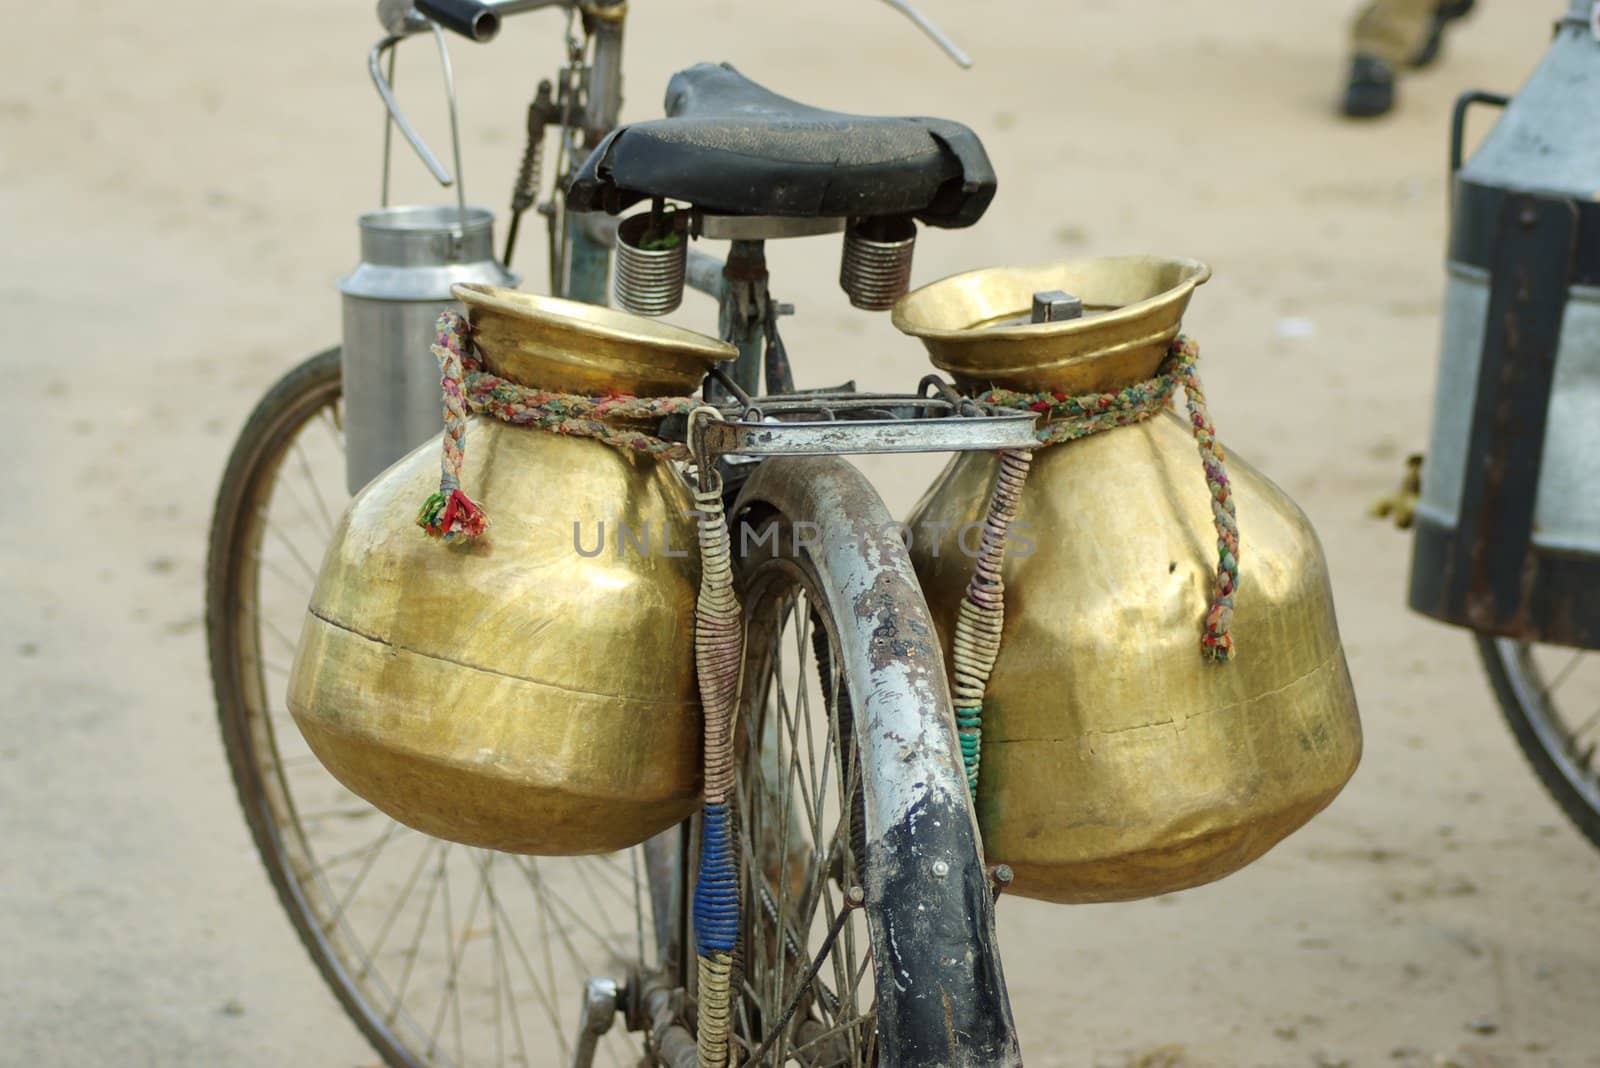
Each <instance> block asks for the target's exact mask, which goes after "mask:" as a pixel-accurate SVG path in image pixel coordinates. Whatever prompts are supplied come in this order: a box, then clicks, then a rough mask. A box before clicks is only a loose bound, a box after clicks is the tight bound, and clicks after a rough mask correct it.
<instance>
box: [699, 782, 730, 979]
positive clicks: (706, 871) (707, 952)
mask: <svg viewBox="0 0 1600 1068" xmlns="http://www.w3.org/2000/svg"><path fill="white" fill-rule="evenodd" d="M731 830H732V817H731V814H730V813H729V812H728V806H726V805H707V806H706V807H705V811H704V813H703V815H702V817H701V820H700V877H699V879H698V880H697V881H696V883H695V888H694V941H695V951H696V952H697V953H699V954H700V956H702V957H709V956H711V955H712V954H713V953H718V952H722V953H731V952H732V951H733V946H734V942H735V940H736V939H737V938H738V937H739V871H738V868H737V867H736V865H735V860H734V856H733V836H732V834H731Z"/></svg>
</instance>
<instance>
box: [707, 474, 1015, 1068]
mask: <svg viewBox="0 0 1600 1068" xmlns="http://www.w3.org/2000/svg"><path fill="white" fill-rule="evenodd" d="M763 505H765V506H768V507H771V508H774V509H776V510H778V511H779V512H782V513H783V514H784V515H785V516H787V517H789V518H790V519H791V520H809V521H811V522H813V523H816V524H817V525H818V527H819V528H820V529H821V530H822V531H823V532H824V534H825V535H826V533H827V532H829V531H847V532H848V533H849V535H850V536H849V537H846V538H839V537H827V536H824V537H823V539H822V543H821V545H820V546H819V547H818V548H817V549H816V550H815V551H814V557H815V559H816V563H817V566H818V569H819V571H820V572H821V578H822V587H823V588H822V590H821V595H822V596H824V597H825V598H827V600H828V608H829V610H830V611H831V614H832V616H833V618H834V620H835V621H836V623H837V626H838V629H839V635H838V637H839V643H840V646H841V656H842V658H843V667H844V670H845V677H846V678H847V679H848V680H849V681H848V685H849V691H850V695H851V698H852V702H853V705H854V709H855V717H856V727H855V731H856V737H857V739H858V743H859V745H860V753H861V771H862V778H863V795H864V796H863V801H864V808H865V817H866V838H867V843H866V850H867V857H866V871H867V886H866V887H865V889H866V892H867V917H868V922H869V925H870V927H871V931H872V956H873V967H874V970H875V977H876V985H877V996H878V1031H879V1049H880V1051H881V1055H882V1063H883V1065H884V1066H885V1068H980V1066H982V1068H991V1066H992V1068H1002V1066H1004V1068H1010V1066H1015V1065H1020V1064H1021V1063H1022V1059H1021V1054H1020V1053H1019V1050H1018V1046H1017V1039H1016V1029H1015V1026H1014V1024H1013V1023H1012V1019H1011V1005H1010V1002H1009V1001H1008V1000H1007V997H1006V986H1005V977H1004V975H1003V974H1002V973H1001V970H1000V954H999V949H998V947H997V945H996V941H995V930H994V902H993V898H992V896H991V893H990V889H989V883H988V878H987V874H986V872H985V869H984V865H983V857H982V852H981V847H980V845H979V838H978V830H977V823H976V820H975V817H974V815H973V810H972V805H971V802H970V799H969V797H968V794H967V785H966V780H965V778H964V776H963V773H962V766H961V756H960V747H959V743H958V741H957V738H956V728H955V718H954V715H953V713H952V711H951V703H950V690H949V686H948V684H947V682H946V680H945V671H944V657H943V654H942V653H941V651H940V649H939V641H938V637H937V635H936V634H935V633H934V630H933V626H932V623H931V621H930V619H929V614H928V606H927V602H926V601H925V600H924V599H923V596H922V590H921V587H920V586H919V585H918V583H917V578H916V574H915V573H914V572H913V571H912V569H911V561H910V558H909V557H908V556H907V553H906V549H905V546H904V544H903V543H902V542H901V540H900V537H899V536H898V534H897V533H896V531H895V530H894V527H893V520H892V518H891V517H890V515H889V513H888V510H887V509H886V508H885V507H884V505H883V502H882V501H881V500H880V499H879V498H878V495H877V493H876V491H874V490H873V488H872V486H871V484H870V483H869V482H867V480H866V478H865V477H863V476H862V474H861V473H860V472H859V471H857V470H856V469H855V468H854V467H852V466H850V465H849V464H848V463H846V462H844V461H843V460H840V459H838V458H836V457H812V458H780V459H773V460H769V461H767V462H765V463H763V464H762V465H761V466H760V467H759V468H758V469H757V471H756V472H755V474H753V475H752V476H751V478H750V481H749V482H748V484H747V485H746V486H745V488H744V490H743V492H742V493H741V494H740V497H739V503H738V505H737V506H736V508H735V510H734V515H736V516H738V515H742V514H744V513H746V512H748V511H750V510H753V509H754V510H759V509H761V507H762V506H763Z"/></svg>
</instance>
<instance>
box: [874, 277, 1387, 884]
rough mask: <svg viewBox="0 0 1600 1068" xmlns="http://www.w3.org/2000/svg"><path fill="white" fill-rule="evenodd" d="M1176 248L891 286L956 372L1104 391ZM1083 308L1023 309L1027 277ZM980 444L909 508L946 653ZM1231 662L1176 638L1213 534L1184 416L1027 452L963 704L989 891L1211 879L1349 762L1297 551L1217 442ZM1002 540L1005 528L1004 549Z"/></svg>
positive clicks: (1168, 323) (1292, 815) (1323, 606)
mask: <svg viewBox="0 0 1600 1068" xmlns="http://www.w3.org/2000/svg"><path fill="white" fill-rule="evenodd" d="M1210 274H1211V272H1210V269H1209V268H1207V267H1206V266H1205V265H1204V264H1201V263H1197V262H1195V261H1194V260H1186V259H1177V258H1163V257H1155V256H1129V257H1107V258H1102V259H1092V260H1080V261H1077V262H1071V263H1062V264H1051V265H1047V266H1044V267H1036V268H994V269H990V270H985V271H973V272H969V273H967V274H962V275H956V276H955V277H953V278H947V279H945V280H943V281H941V282H935V283H933V284H932V285H929V286H925V287H923V288H922V289H919V290H917V291H916V292H914V293H911V294H910V295H908V296H906V297H903V298H901V300H900V302H899V303H898V304H897V305H896V306H895V309H894V321H895V325H896V326H898V327H899V328H900V329H902V330H904V331H906V332H908V333H911V334H914V335H916V336H917V337H919V338H920V339H921V340H922V342H923V344H924V345H925V346H926V347H927V349H928V352H929V354H930V356H931V358H932V361H933V363H934V365H935V366H937V367H938V368H939V369H940V370H943V371H946V372H949V373H950V374H952V375H954V376H955V379H956V382H957V384H958V385H960V386H961V387H962V388H963V389H964V390H967V391H972V392H980V391H984V390H988V389H991V388H1000V389H1005V390H1018V391H1023V392H1026V393H1035V392H1042V391H1049V392H1053V393H1056V394H1058V395H1061V396H1074V397H1077V396H1083V395H1085V394H1104V393H1110V392H1115V391H1117V390H1121V389H1124V388H1127V387H1129V386H1131V385H1133V384H1134V383H1137V382H1140V381H1142V380H1147V379H1149V378H1151V377H1152V376H1153V375H1154V374H1155V373H1156V371H1157V369H1158V367H1159V366H1160V365H1161V363H1162V361H1163V359H1164V357H1165V356H1166V354H1167V352H1168V351H1169V348H1170V346H1171V343H1172V341H1173V339H1174V338H1175V337H1176V336H1177V334H1178V332H1179V326H1180V321H1181V319H1182V316H1183V313H1184V310H1185V308H1186V307H1187V306H1188V304H1189V300H1190V297H1191V295H1192V294H1193V292H1194V289H1195V287H1196V286H1198V285H1200V284H1201V283H1203V282H1204V281H1206V279H1207V278H1209V277H1210ZM1068 293H1070V294H1073V295H1075V296H1076V297H1077V298H1079V299H1080V300H1081V302H1082V309H1083V312H1084V314H1083V315H1082V316H1081V317H1077V318H1067V319H1063V320H1060V321H1035V322H1033V323H1030V322H1029V318H1030V315H1029V306H1030V303H1031V302H1036V301H1038V300H1039V298H1040V297H1045V296H1050V295H1052V294H1053V295H1055V296H1058V297H1062V296H1065V295H1066V294H1068ZM997 466H998V461H997V460H996V458H995V457H994V456H992V455H989V454H980V453H963V454H961V455H959V456H958V457H956V458H955V459H954V460H952V461H951V463H950V465H949V466H948V467H947V468H946V469H945V471H944V473H943V474H942V475H941V476H940V477H939V479H938V480H937V481H936V482H935V483H934V484H933V486H932V487H931V488H930V489H929V490H928V493H927V494H926V496H924V497H923V499H922V501H921V502H920V503H919V504H918V505H917V507H916V510H915V511H914V512H913V514H912V515H911V517H910V519H909V522H908V526H909V528H910V533H911V539H912V543H911V559H912V563H913V564H914V565H915V567H916V569H917V575H918V577H919V578H920V579H921V580H922V587H923V591H924V592H925V593H926V594H927V598H928V605H929V607H930V608H931V609H932V610H933V614H934V621H935V624H936V625H937V626H938V627H939V630H940V636H941V639H942V640H943V642H944V647H945V649H946V651H947V657H949V659H950V665H951V668H952V671H953V675H952V677H954V672H955V669H956V667H957V664H956V656H957V653H956V651H955V650H954V646H953V642H952V631H953V630H954V628H955V624H956V621H957V619H958V618H959V617H960V614H961V612H960V608H961V602H962V597H963V591H964V590H965V589H966V588H967V584H968V582H969V580H970V579H971V578H972V575H973V563H974V561H973V553H972V552H971V550H970V548H969V547H968V542H967V540H966V539H967V538H968V535H969V533H970V532H971V531H973V529H974V528H975V527H978V528H981V527H982V525H983V524H982V522H981V521H982V520H983V518H984V515H985V511H986V507H987V501H988V498H989V495H990V492H991V487H992V486H993V485H994V483H995V471H996V468H997ZM1227 467H1228V471H1227V474H1228V478H1229V480H1230V482H1231V484H1232V490H1231V492H1232V499H1233V500H1234V501H1235V502H1237V508H1238V516H1239V537H1240V545H1241V549H1240V553H1239V559H1240V561H1241V573H1240V579H1239V592H1238V599H1237V603H1236V605H1235V607H1234V609H1233V616H1232V633H1233V635H1234V636H1235V637H1236V639H1237V641H1238V645H1239V650H1240V652H1239V655H1238V656H1237V658H1235V659H1234V660H1233V661H1231V662H1229V663H1227V664H1225V665H1218V664H1215V663H1212V662H1210V661H1208V660H1206V659H1204V658H1202V656H1201V655H1200V637H1201V631H1202V629H1203V620H1204V617H1205V614H1206V606H1207V604H1208V602H1209V601H1210V599H1211V596H1212V592H1213V584H1214V583H1215V581H1216V565H1217V557H1216V549H1215V546H1216V545H1217V541H1218V533H1217V531H1216V528H1215V527H1214V526H1213V519H1214V517H1213V513H1212V509H1211V503H1212V502H1211V496H1210V494H1209V493H1208V492H1207V488H1206V482H1205V479H1204V478H1203V477H1202V475H1201V469H1200V463H1199V459H1198V457H1197V455H1196V449H1195V439H1194V435H1193V430H1192V428H1191V427H1190V425H1189V424H1188V423H1186V422H1184V421H1181V420H1179V419H1178V418H1176V417H1175V416H1173V415H1171V414H1170V413H1169V414H1165V415H1160V416H1157V417H1155V418H1151V419H1149V420H1147V421H1145V422H1142V423H1139V424H1137V425H1134V426H1124V427H1121V428H1119V429H1114V430H1109V431H1107V432H1105V433H1101V434H1094V435H1093V436H1090V437H1085V438H1082V439H1080V440H1076V441H1071V442H1067V443H1064V444H1057V445H1052V446H1049V447H1046V448H1043V449H1041V450H1039V451H1038V452H1037V453H1035V455H1034V458H1033V462H1032V473H1031V474H1030V475H1029V476H1028V478H1027V482H1026V485H1025V487H1024V488H1023V490H1022V491H1021V494H1020V498H1019V501H1018V507H1017V526H1016V527H1014V528H1013V533H1014V534H1015V535H1016V539H1015V541H1014V551H1012V552H1009V553H1008V554H1007V555H1006V557H1005V563H1004V566H1003V570H1002V574H1003V579H1004V584H1005V617H1004V626H1003V629H1002V631H1001V640H1000V642H999V649H998V656H997V658H996V659H995V661H994V666H993V671H992V673H991V674H990V675H989V677H988V685H987V688H986V690H985V695H984V699H983V737H982V766H983V775H982V779H981V781H980V782H979V784H978V790H977V811H978V823H979V826H980V828H981V830H982V832H983V843H984V851H985V853H986V854H987V855H988V857H989V859H990V860H991V861H992V862H996V863H1005V864H1008V865H1010V867H1011V868H1012V870H1013V872H1014V873H1015V880H1014V882H1013V883H1012V884H1011V890H1010V892H1012V893H1016V894H1020V895H1022V896H1024V897H1032V898H1039V899H1043V900H1046V901H1055V902H1061V903H1078V902H1094V901H1122V900H1129V899H1133V898H1139V897H1147V896H1151V895H1155V894H1164V893H1169V892H1171V891H1174V890H1182V889H1185V888H1187V887H1192V886H1198V885H1200V884H1202V883H1206V882H1210V881H1212V880H1214V879H1219V878H1221V877H1223V876H1225V875H1227V874H1229V873H1230V872H1233V871H1236V870H1238V869H1239V868H1241V867H1243V866H1244V865H1246V864H1248V863H1250V862H1251V861H1253V860H1255V859H1256V858H1257V857H1259V856H1261V855H1262V854H1263V853H1265V852H1266V851H1267V850H1268V849H1270V848H1271V847H1272V846H1273V845H1275V844H1276V843H1277V842H1279V841H1280V840H1282V839H1283V838H1284V837H1285V836H1286V835H1288V834H1289V833H1290V832H1292V831H1294V830H1295V829H1296V828H1297V827H1299V826H1300V825H1301V824H1303V823H1305V822H1306V821H1307V820H1309V819H1310V818H1311V817H1312V816H1313V815H1315V814H1316V813H1317V812H1318V811H1320V810H1321V809H1322V808H1323V807H1324V806H1326V805H1327V804H1328V803H1329V802H1330V801H1332V800H1333V798H1334V796H1335V795H1336V794H1338V792H1339V791H1340V789H1341V788H1342V787H1343V786H1344V784H1345V783H1346V781H1348V780H1349V778H1350V776H1351V774H1352V773H1353V772H1354V771H1355V767H1356V762H1357V760H1358V759H1359V758H1360V754H1361V725H1360V721H1359V719H1358V717H1357V712H1356V700H1355V693H1354V691H1353V690H1352V688H1351V683H1350V674H1349V672H1348V670H1347V669H1346V667H1345V658H1344V649H1343V646H1342V644H1341V642H1340V640H1339V629H1338V624H1337V622H1336V621H1335V618H1334V610H1333V594H1332V590H1331V588H1330V585H1329V580H1328V569H1327V564H1326V562H1325V561H1324V559H1323V554H1322V546H1321V545H1320V544H1319V543H1318V541H1317V536H1316V533H1315V531H1313V530H1312V528H1311V524H1310V522H1309V521H1308V520H1307V519H1306V517H1305V515H1304V514H1303V513H1302V512H1301V511H1300V509H1299V508H1297V507H1296V506H1295V504H1294V502H1293V501H1291V500H1290V499H1289V498H1288V496H1287V495H1285V494H1284V492H1283V491H1282V490H1280V489H1279V488H1278V487H1277V486H1275V485H1273V484H1272V482H1271V481H1270V480H1268V479H1267V478H1266V477H1265V476H1263V475H1262V474H1260V473H1258V472H1257V471H1256V470H1255V469H1254V468H1252V467H1251V466H1250V465H1248V464H1246V463H1245V462H1244V461H1242V460H1241V459H1240V458H1239V457H1238V456H1237V455H1235V454H1233V453H1231V452H1230V453H1229V455H1228V458H1227ZM1024 539H1025V540H1026V542H1027V543H1029V544H1027V545H1026V547H1025V546H1024Z"/></svg>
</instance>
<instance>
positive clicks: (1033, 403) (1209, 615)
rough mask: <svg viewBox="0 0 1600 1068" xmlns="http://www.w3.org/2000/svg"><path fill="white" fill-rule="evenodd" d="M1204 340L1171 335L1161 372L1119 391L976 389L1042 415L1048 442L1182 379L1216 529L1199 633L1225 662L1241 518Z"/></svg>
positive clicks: (1150, 407)
mask: <svg viewBox="0 0 1600 1068" xmlns="http://www.w3.org/2000/svg"><path fill="white" fill-rule="evenodd" d="M1199 361H1200V346H1199V345H1197V344H1195V342H1194V341H1193V340H1191V339H1190V338H1187V337H1181V336H1180V337H1178V338H1177V339H1176V340H1174V341H1173V343H1172V348H1171V349H1170V350H1169V351H1168V353H1167V358H1166V359H1165V360H1164V361H1163V362H1162V364H1161V368H1160V370H1159V371H1158V372H1157V374H1156V376H1155V377H1154V378H1151V379H1147V380H1146V381H1143V382H1136V383H1134V384H1133V385H1131V386H1128V387H1126V388H1125V389H1121V390H1118V391H1117V392H1115V393H1086V394H1082V395H1080V396H1069V395H1068V394H1065V393H1056V392H1046V393H1017V392H1013V391H1011V390H1003V389H996V390H990V391H989V392H988V393H985V394H983V396H981V397H979V398H978V400H979V401H980V402H984V403H988V404H994V405H998V406H1000V407H1005V408H1021V409H1025V410H1027V411H1032V412H1037V413H1039V414H1040V415H1042V416H1044V417H1045V423H1044V425H1043V426H1042V427H1041V428H1040V430H1039V435H1038V436H1039V440H1040V441H1041V442H1043V443H1044V444H1046V445H1055V444H1059V443H1061V442H1066V441H1076V440H1077V439H1079V438H1085V437H1089V436H1090V435H1092V434H1099V433H1101V432H1103V431H1106V430H1114V429H1116V428H1117V427H1124V426H1134V425H1135V424H1138V423H1142V422H1144V421H1145V420H1147V419H1150V418H1151V417H1152V416H1155V415H1158V414H1160V413H1161V412H1163V411H1166V409H1167V408H1168V407H1169V406H1170V405H1171V404H1172V396H1173V394H1174V393H1175V392H1176V391H1177V389H1178V387H1179V386H1182V387H1183V392H1184V397H1185V399H1186V400H1187V402H1188V409H1189V427H1190V430H1191V432H1192V433H1193V434H1194V440H1195V445H1196V446H1197V447H1198V448H1199V450H1200V463H1201V466H1202V467H1203V468H1204V470H1205V476H1206V488H1207V489H1208V490H1209V491H1210V493H1211V518H1212V524H1213V525H1214V526H1215V527H1216V531H1217V578H1216V583H1215V586H1214V587H1213V593H1212V598H1211V604H1210V606H1209V607H1208V608H1207V610H1206V615H1205V632H1204V633H1203V634H1202V636H1201V638H1200V649H1201V653H1202V655H1204V656H1205V658H1206V659H1208V660H1214V661H1216V662H1218V663H1224V662H1226V661H1228V660H1231V659H1233V654H1234V645H1233V635H1232V632H1231V631H1232V626H1233V604H1234V596H1235V594H1236V592H1237V590H1238V588H1239V521H1238V515H1237V513H1236V512H1235V510H1234V503H1233V486H1232V484H1231V483H1230V482H1229V481H1228V472H1227V469H1226V467H1225V457H1224V455H1223V452H1222V445H1221V443H1220V442H1218V441H1217V436H1216V435H1217V432H1216V427H1214V426H1213V425H1212V423H1211V416H1210V414H1209V413H1208V412H1207V411H1206V395H1205V390H1204V389H1203V387H1202V386H1201V384H1200V376H1199V374H1198V372H1197V371H1196V367H1197V365H1198V363H1199Z"/></svg>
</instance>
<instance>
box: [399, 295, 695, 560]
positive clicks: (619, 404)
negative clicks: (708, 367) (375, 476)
mask: <svg viewBox="0 0 1600 1068" xmlns="http://www.w3.org/2000/svg"><path fill="white" fill-rule="evenodd" d="M436 329H437V334H436V337H435V339H434V345H433V355H434V356H435V357H436V358H437V359H438V361H439V386H440V391H441V392H442V393H443V395H444V450H443V456H442V457H441V459H440V473H439V492H437V493H435V494H432V495H431V496H429V497H428V499H427V500H426V501H424V502H423V505H422V508H421V510H420V511H419V512H418V513H417V524H418V525H419V526H421V527H422V529H423V530H425V531H427V532H428V534H429V535H431V536H432V537H436V538H441V537H442V538H444V539H445V540H446V541H454V540H456V539H457V538H476V537H477V536H478V535H480V534H482V533H483V532H484V530H486V529H487V528H488V526H489V518H488V516H486V515H484V513H483V509H482V508H479V507H478V506H477V505H476V504H475V503H473V501H472V500H471V499H470V498H469V497H468V496H467V495H466V494H465V493H463V492H462V491H461V465H462V462H463V461H464V460H465V459H466V452H467V416H468V414H479V415H492V416H494V417H495V418H496V419H499V420H501V421H502V422H506V423H510V424H512V425H513V426H525V427H532V428H534V429H537V430H544V431H547V432H549V433H552V434H567V435H570V436H573V437H585V438H594V439H595V440H597V441H601V442H604V443H605V444H607V445H610V446H613V447H614V448H619V449H626V450H631V451H634V452H642V453H645V454H647V455H650V456H658V457H662V458H665V459H669V460H687V459H688V458H689V450H688V448H687V446H685V445H683V444H681V443H678V442H671V441H664V440H662V439H661V438H659V437H657V436H655V435H654V434H651V433H649V432H648V431H646V430H644V429H642V428H641V427H640V426H636V425H634V426H631V425H629V424H630V423H633V424H639V423H648V422H652V421H659V420H661V419H663V418H665V417H667V416H669V415H680V414H683V413H686V412H688V411H690V410H691V409H692V408H694V406H695V405H696V403H698V402H696V401H695V400H694V399H693V398H690V397H635V396H632V395H631V394H626V393H619V394H615V395H612V396H606V397H586V396H583V395H581V394H575V393H553V392H550V391H549V390H542V389H533V388H531V387H529V386H523V385H519V384H518V383H516V382H512V381H510V380H509V379H505V378H501V377H499V376H498V375H493V374H490V373H489V372H488V371H485V370H484V369H483V363H482V361H481V360H479V358H478V354H477V350H476V349H475V348H474V347H473V344H472V335H471V328H470V327H469V326H468V324H467V320H466V319H465V317H463V316H462V315H460V314H459V313H457V312H454V311H445V312H444V313H442V314H441V315H440V316H439V321H438V324H437V328H436Z"/></svg>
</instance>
